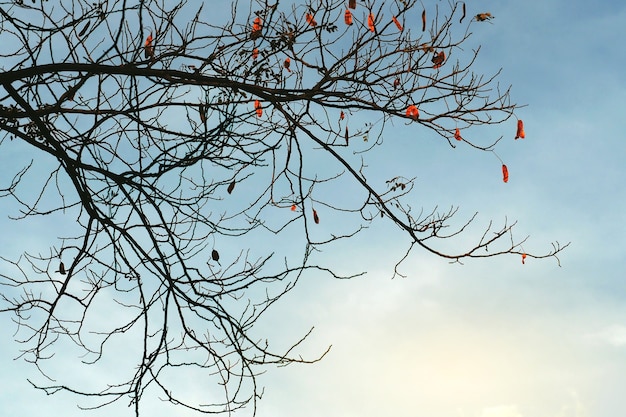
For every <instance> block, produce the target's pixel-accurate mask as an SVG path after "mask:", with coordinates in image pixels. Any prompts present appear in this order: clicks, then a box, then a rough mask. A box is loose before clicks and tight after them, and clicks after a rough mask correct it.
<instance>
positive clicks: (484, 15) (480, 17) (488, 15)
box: [475, 12, 493, 22]
mask: <svg viewBox="0 0 626 417" xmlns="http://www.w3.org/2000/svg"><path fill="white" fill-rule="evenodd" d="M475 19H476V21H477V22H484V21H485V20H491V19H493V16H492V15H491V13H489V12H486V13H478V14H477V15H476V17H475Z"/></svg>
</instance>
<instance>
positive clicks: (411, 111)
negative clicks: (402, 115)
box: [406, 104, 420, 120]
mask: <svg viewBox="0 0 626 417" xmlns="http://www.w3.org/2000/svg"><path fill="white" fill-rule="evenodd" d="M406 115H407V116H408V117H410V118H411V119H413V120H417V118H418V117H419V116H420V112H419V110H418V109H417V107H416V106H415V104H411V105H410V106H409V107H407V108H406Z"/></svg>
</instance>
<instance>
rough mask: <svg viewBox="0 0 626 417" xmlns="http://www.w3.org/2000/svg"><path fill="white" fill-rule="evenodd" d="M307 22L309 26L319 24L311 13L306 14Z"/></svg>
mask: <svg viewBox="0 0 626 417" xmlns="http://www.w3.org/2000/svg"><path fill="white" fill-rule="evenodd" d="M306 22H307V23H308V24H309V26H311V27H313V28H314V27H315V26H317V22H316V21H315V18H314V17H313V15H312V14H311V13H307V14H306Z"/></svg>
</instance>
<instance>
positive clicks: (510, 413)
mask: <svg viewBox="0 0 626 417" xmlns="http://www.w3.org/2000/svg"><path fill="white" fill-rule="evenodd" d="M480 417H524V416H523V415H522V413H520V411H519V409H518V408H517V406H516V405H498V406H495V407H488V408H485V409H483V412H482V413H481V414H480Z"/></svg>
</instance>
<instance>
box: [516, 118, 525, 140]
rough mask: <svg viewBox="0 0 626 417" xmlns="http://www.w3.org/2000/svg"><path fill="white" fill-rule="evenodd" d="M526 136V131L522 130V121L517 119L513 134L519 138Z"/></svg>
mask: <svg viewBox="0 0 626 417" xmlns="http://www.w3.org/2000/svg"><path fill="white" fill-rule="evenodd" d="M525 137H526V132H524V122H522V121H521V120H518V121H517V133H516V134H515V139H519V138H522V139H524V138H525Z"/></svg>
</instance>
